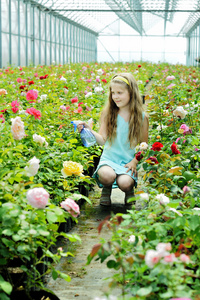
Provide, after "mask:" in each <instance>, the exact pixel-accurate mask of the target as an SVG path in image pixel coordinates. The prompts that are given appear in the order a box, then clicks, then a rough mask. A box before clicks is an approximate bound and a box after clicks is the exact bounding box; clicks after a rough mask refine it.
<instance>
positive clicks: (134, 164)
mask: <svg viewBox="0 0 200 300" xmlns="http://www.w3.org/2000/svg"><path fill="white" fill-rule="evenodd" d="M137 164H138V162H137V161H136V159H135V158H134V159H133V160H131V161H130V162H129V163H127V164H126V165H125V166H124V167H125V168H128V170H127V171H126V173H128V172H129V171H131V176H132V175H133V174H134V175H135V176H136V177H137V176H138V173H137Z"/></svg>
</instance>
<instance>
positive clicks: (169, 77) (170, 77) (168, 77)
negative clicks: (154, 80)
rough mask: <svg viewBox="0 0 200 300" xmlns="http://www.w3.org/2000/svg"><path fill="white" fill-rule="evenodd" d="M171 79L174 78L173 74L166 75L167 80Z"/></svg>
mask: <svg viewBox="0 0 200 300" xmlns="http://www.w3.org/2000/svg"><path fill="white" fill-rule="evenodd" d="M173 79H175V77H174V75H171V76H170V75H169V76H167V78H166V80H167V81H169V80H173Z"/></svg>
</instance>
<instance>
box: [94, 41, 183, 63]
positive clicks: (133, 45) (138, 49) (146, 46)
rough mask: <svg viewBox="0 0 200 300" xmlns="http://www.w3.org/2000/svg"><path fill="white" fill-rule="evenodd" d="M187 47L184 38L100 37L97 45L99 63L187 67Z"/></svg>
mask: <svg viewBox="0 0 200 300" xmlns="http://www.w3.org/2000/svg"><path fill="white" fill-rule="evenodd" d="M111 41H112V43H111ZM186 45H187V43H186V38H184V37H173V36H171V37H168V36H166V37H164V36H131V35H130V36H128V35H126V36H125V35H124V36H123V35H121V36H120V35H119V36H100V37H99V38H98V43H97V48H98V61H99V62H103V61H109V62H115V61H122V62H126V61H128V62H132V61H150V62H154V63H159V62H168V63H171V64H177V63H179V64H183V65H185V64H186V49H187V47H186Z"/></svg>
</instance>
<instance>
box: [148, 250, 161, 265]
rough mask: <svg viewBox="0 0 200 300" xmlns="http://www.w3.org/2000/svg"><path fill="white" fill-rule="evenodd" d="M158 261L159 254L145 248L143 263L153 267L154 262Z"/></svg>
mask: <svg viewBox="0 0 200 300" xmlns="http://www.w3.org/2000/svg"><path fill="white" fill-rule="evenodd" d="M159 261H160V255H159V252H158V251H155V250H147V252H146V255H145V263H146V265H147V266H148V267H149V268H153V267H154V265H155V264H157V263H158V262H159Z"/></svg>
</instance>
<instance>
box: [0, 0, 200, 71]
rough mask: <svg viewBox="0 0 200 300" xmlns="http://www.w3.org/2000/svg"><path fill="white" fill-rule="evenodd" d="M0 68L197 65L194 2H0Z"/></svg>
mask: <svg viewBox="0 0 200 300" xmlns="http://www.w3.org/2000/svg"><path fill="white" fill-rule="evenodd" d="M0 17H1V18H0V67H5V66H7V65H15V66H20V65H22V66H28V65H30V64H33V65H37V64H42V65H43V64H45V65H49V64H51V63H52V62H54V61H55V62H56V63H61V64H65V63H69V62H72V63H76V62H92V61H93V62H94V61H98V62H100V61H101V62H102V61H109V62H116V61H123V62H124V61H138V60H144V61H147V60H148V61H154V62H158V61H161V62H163V61H164V62H165V61H166V62H170V63H177V62H179V63H181V64H187V65H197V61H195V59H196V58H198V56H199V54H200V50H199V43H200V42H199V1H198V0H190V1H188V0H151V1H148V0H146V1H145V0H144V1H141V0H137V1H131V0H129V1H128V0H123V1H120V0H117V1H114V0H95V1H90V0H80V1H78V0H77V1H75V0H74V1H73V0H68V1H63V0H59V1H53V0H52V1H48V0H35V1H29V0H27V1H26V0H24V1H21V0H18V1H17V0H1V6H0Z"/></svg>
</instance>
